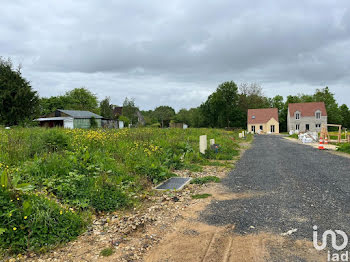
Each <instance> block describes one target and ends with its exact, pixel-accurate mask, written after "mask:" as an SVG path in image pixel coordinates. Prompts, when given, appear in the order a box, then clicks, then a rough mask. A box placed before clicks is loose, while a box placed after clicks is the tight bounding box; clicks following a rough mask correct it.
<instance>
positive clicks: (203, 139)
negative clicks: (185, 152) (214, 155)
mask: <svg viewBox="0 0 350 262" xmlns="http://www.w3.org/2000/svg"><path fill="white" fill-rule="evenodd" d="M207 148H208V142H207V135H202V136H200V137H199V152H201V153H202V154H205V151H206V150H207Z"/></svg>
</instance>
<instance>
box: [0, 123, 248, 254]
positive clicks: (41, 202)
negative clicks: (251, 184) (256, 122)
mask: <svg viewBox="0 0 350 262" xmlns="http://www.w3.org/2000/svg"><path fill="white" fill-rule="evenodd" d="M203 134H206V135H208V139H210V138H215V141H216V143H217V144H219V145H220V150H219V152H218V153H215V152H213V151H211V150H208V151H207V153H206V154H205V155H202V154H200V153H199V148H198V144H199V136H200V135H203ZM248 139H251V137H248ZM238 144H239V139H238V133H237V132H228V131H224V130H218V129H186V130H181V129H151V128H140V129H123V130H102V129H100V130H82V129H74V130H67V129H41V128H14V129H11V130H5V129H0V185H1V187H0V250H1V252H2V253H3V254H4V253H10V254H11V253H21V252H25V251H35V252H44V251H46V250H48V249H50V248H51V247H53V246H56V245H58V244H61V243H64V242H67V241H70V240H72V239H74V238H76V237H77V236H78V235H79V234H81V233H82V232H84V230H85V229H86V226H87V225H88V224H89V223H90V220H91V215H92V214H101V213H103V212H110V211H115V210H118V209H125V208H130V207H134V206H136V205H140V204H141V203H142V199H143V198H144V197H145V195H146V194H148V192H149V191H150V189H151V188H152V186H153V185H154V184H157V183H159V182H160V181H162V180H165V179H167V178H169V177H171V176H174V174H173V173H172V171H173V170H176V169H190V170H198V169H200V168H201V167H200V166H201V165H206V164H209V159H217V160H230V159H232V158H233V157H234V156H237V155H238V147H239V146H238Z"/></svg>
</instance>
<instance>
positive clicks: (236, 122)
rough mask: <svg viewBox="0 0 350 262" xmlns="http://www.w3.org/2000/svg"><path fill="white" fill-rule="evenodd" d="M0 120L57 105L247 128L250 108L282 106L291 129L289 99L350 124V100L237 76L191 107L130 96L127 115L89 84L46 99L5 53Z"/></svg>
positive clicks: (153, 121) (156, 122)
mask: <svg viewBox="0 0 350 262" xmlns="http://www.w3.org/2000/svg"><path fill="white" fill-rule="evenodd" d="M0 90H1V92H0V101H1V103H0V124H3V125H19V124H29V123H32V120H33V119H34V118H36V117H39V116H44V115H47V114H49V113H51V112H53V111H55V110H56V109H71V110H87V111H91V112H94V113H96V114H100V115H102V116H103V117H105V118H109V119H117V118H118V119H120V120H123V121H124V122H125V124H126V125H129V124H131V125H133V126H136V125H139V124H140V118H142V120H141V123H142V125H147V126H154V127H167V126H169V123H170V122H183V123H186V124H187V125H189V126H190V127H216V128H225V127H230V128H245V127H246V126H247V110H248V109H250V108H269V107H276V108H278V111H279V121H280V131H281V132H283V131H286V130H287V113H288V104H289V103H301V102H320V101H323V102H325V105H326V109H327V113H328V122H329V123H333V124H341V125H343V126H344V127H348V128H350V110H349V108H348V106H347V105H345V104H343V105H341V106H339V105H338V103H337V101H336V100H335V98H334V94H333V93H331V91H330V90H329V88H328V87H325V88H323V89H316V90H315V92H314V94H311V95H310V94H299V95H296V96H292V95H289V96H287V97H286V99H284V98H283V97H282V96H280V95H276V96H275V97H273V98H269V97H266V96H265V95H264V94H263V91H262V88H261V86H260V85H258V84H256V83H243V84H241V85H239V86H237V84H236V83H235V82H233V81H228V82H224V83H222V84H220V85H219V86H218V87H217V89H216V91H215V92H213V93H212V94H211V95H209V97H208V98H207V100H206V101H205V102H203V103H202V104H201V105H200V106H198V107H195V108H190V109H185V108H184V109H181V110H179V111H178V112H176V111H175V110H174V109H173V108H172V107H170V106H167V105H163V106H159V107H157V108H155V109H154V110H141V109H140V108H139V107H137V106H136V104H135V100H134V99H129V98H125V100H124V102H123V105H122V107H123V111H122V112H123V113H122V115H120V114H116V111H115V109H116V108H117V105H114V104H112V103H111V99H110V98H109V97H106V98H105V99H103V100H102V101H98V98H97V96H96V95H95V94H93V93H92V92H90V91H89V90H87V89H86V88H84V87H81V88H75V89H73V90H70V91H68V92H66V93H65V94H64V95H60V96H52V97H49V98H40V97H39V95H38V94H37V92H36V91H34V90H33V89H32V87H31V85H30V82H29V81H27V80H26V79H25V78H24V77H23V76H22V74H21V70H20V67H19V68H17V69H15V68H14V67H13V64H12V63H11V61H10V60H4V59H2V58H0Z"/></svg>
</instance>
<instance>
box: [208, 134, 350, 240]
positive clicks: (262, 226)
mask: <svg viewBox="0 0 350 262" xmlns="http://www.w3.org/2000/svg"><path fill="white" fill-rule="evenodd" d="M222 182H223V184H224V185H225V186H227V188H228V190H229V191H231V192H234V193H247V192H248V193H251V196H252V197H248V198H241V199H233V200H225V201H216V202H213V203H212V204H210V205H209V207H208V208H207V209H206V210H205V211H203V212H202V214H201V219H202V220H203V221H205V222H207V223H209V224H213V225H228V224H234V225H235V231H236V233H239V234H247V233H256V232H262V231H264V232H272V233H276V234H281V233H284V232H287V231H289V230H292V229H297V231H296V232H295V233H293V234H292V235H291V237H293V238H303V239H308V240H312V232H313V229H312V227H313V225H317V226H318V228H319V231H320V232H323V231H324V230H327V229H333V230H335V229H340V230H343V231H345V232H346V233H348V235H349V236H350V159H349V158H344V157H341V156H337V155H334V154H330V153H327V152H324V151H319V150H317V149H314V148H311V147H308V146H304V145H300V144H296V143H294V142H291V141H288V140H286V139H283V138H282V137H280V136H267V135H264V136H262V135H261V136H256V137H255V140H254V142H253V145H252V147H251V148H250V149H249V150H247V151H246V152H245V154H244V155H243V156H242V158H241V159H240V160H239V162H238V163H237V165H236V168H235V169H234V171H232V172H231V173H230V174H229V175H228V176H227V177H226V178H225V179H224V180H223V181H222Z"/></svg>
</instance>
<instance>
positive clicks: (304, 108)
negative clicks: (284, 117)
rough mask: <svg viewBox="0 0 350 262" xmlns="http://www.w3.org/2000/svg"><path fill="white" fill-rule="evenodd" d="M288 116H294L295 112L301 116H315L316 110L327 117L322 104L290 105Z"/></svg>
mask: <svg viewBox="0 0 350 262" xmlns="http://www.w3.org/2000/svg"><path fill="white" fill-rule="evenodd" d="M288 109H289V114H290V116H294V113H295V111H299V112H300V113H301V117H303V116H315V112H316V111H317V110H320V111H321V114H322V116H327V111H326V106H325V104H324V102H309V103H290V104H288Z"/></svg>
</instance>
